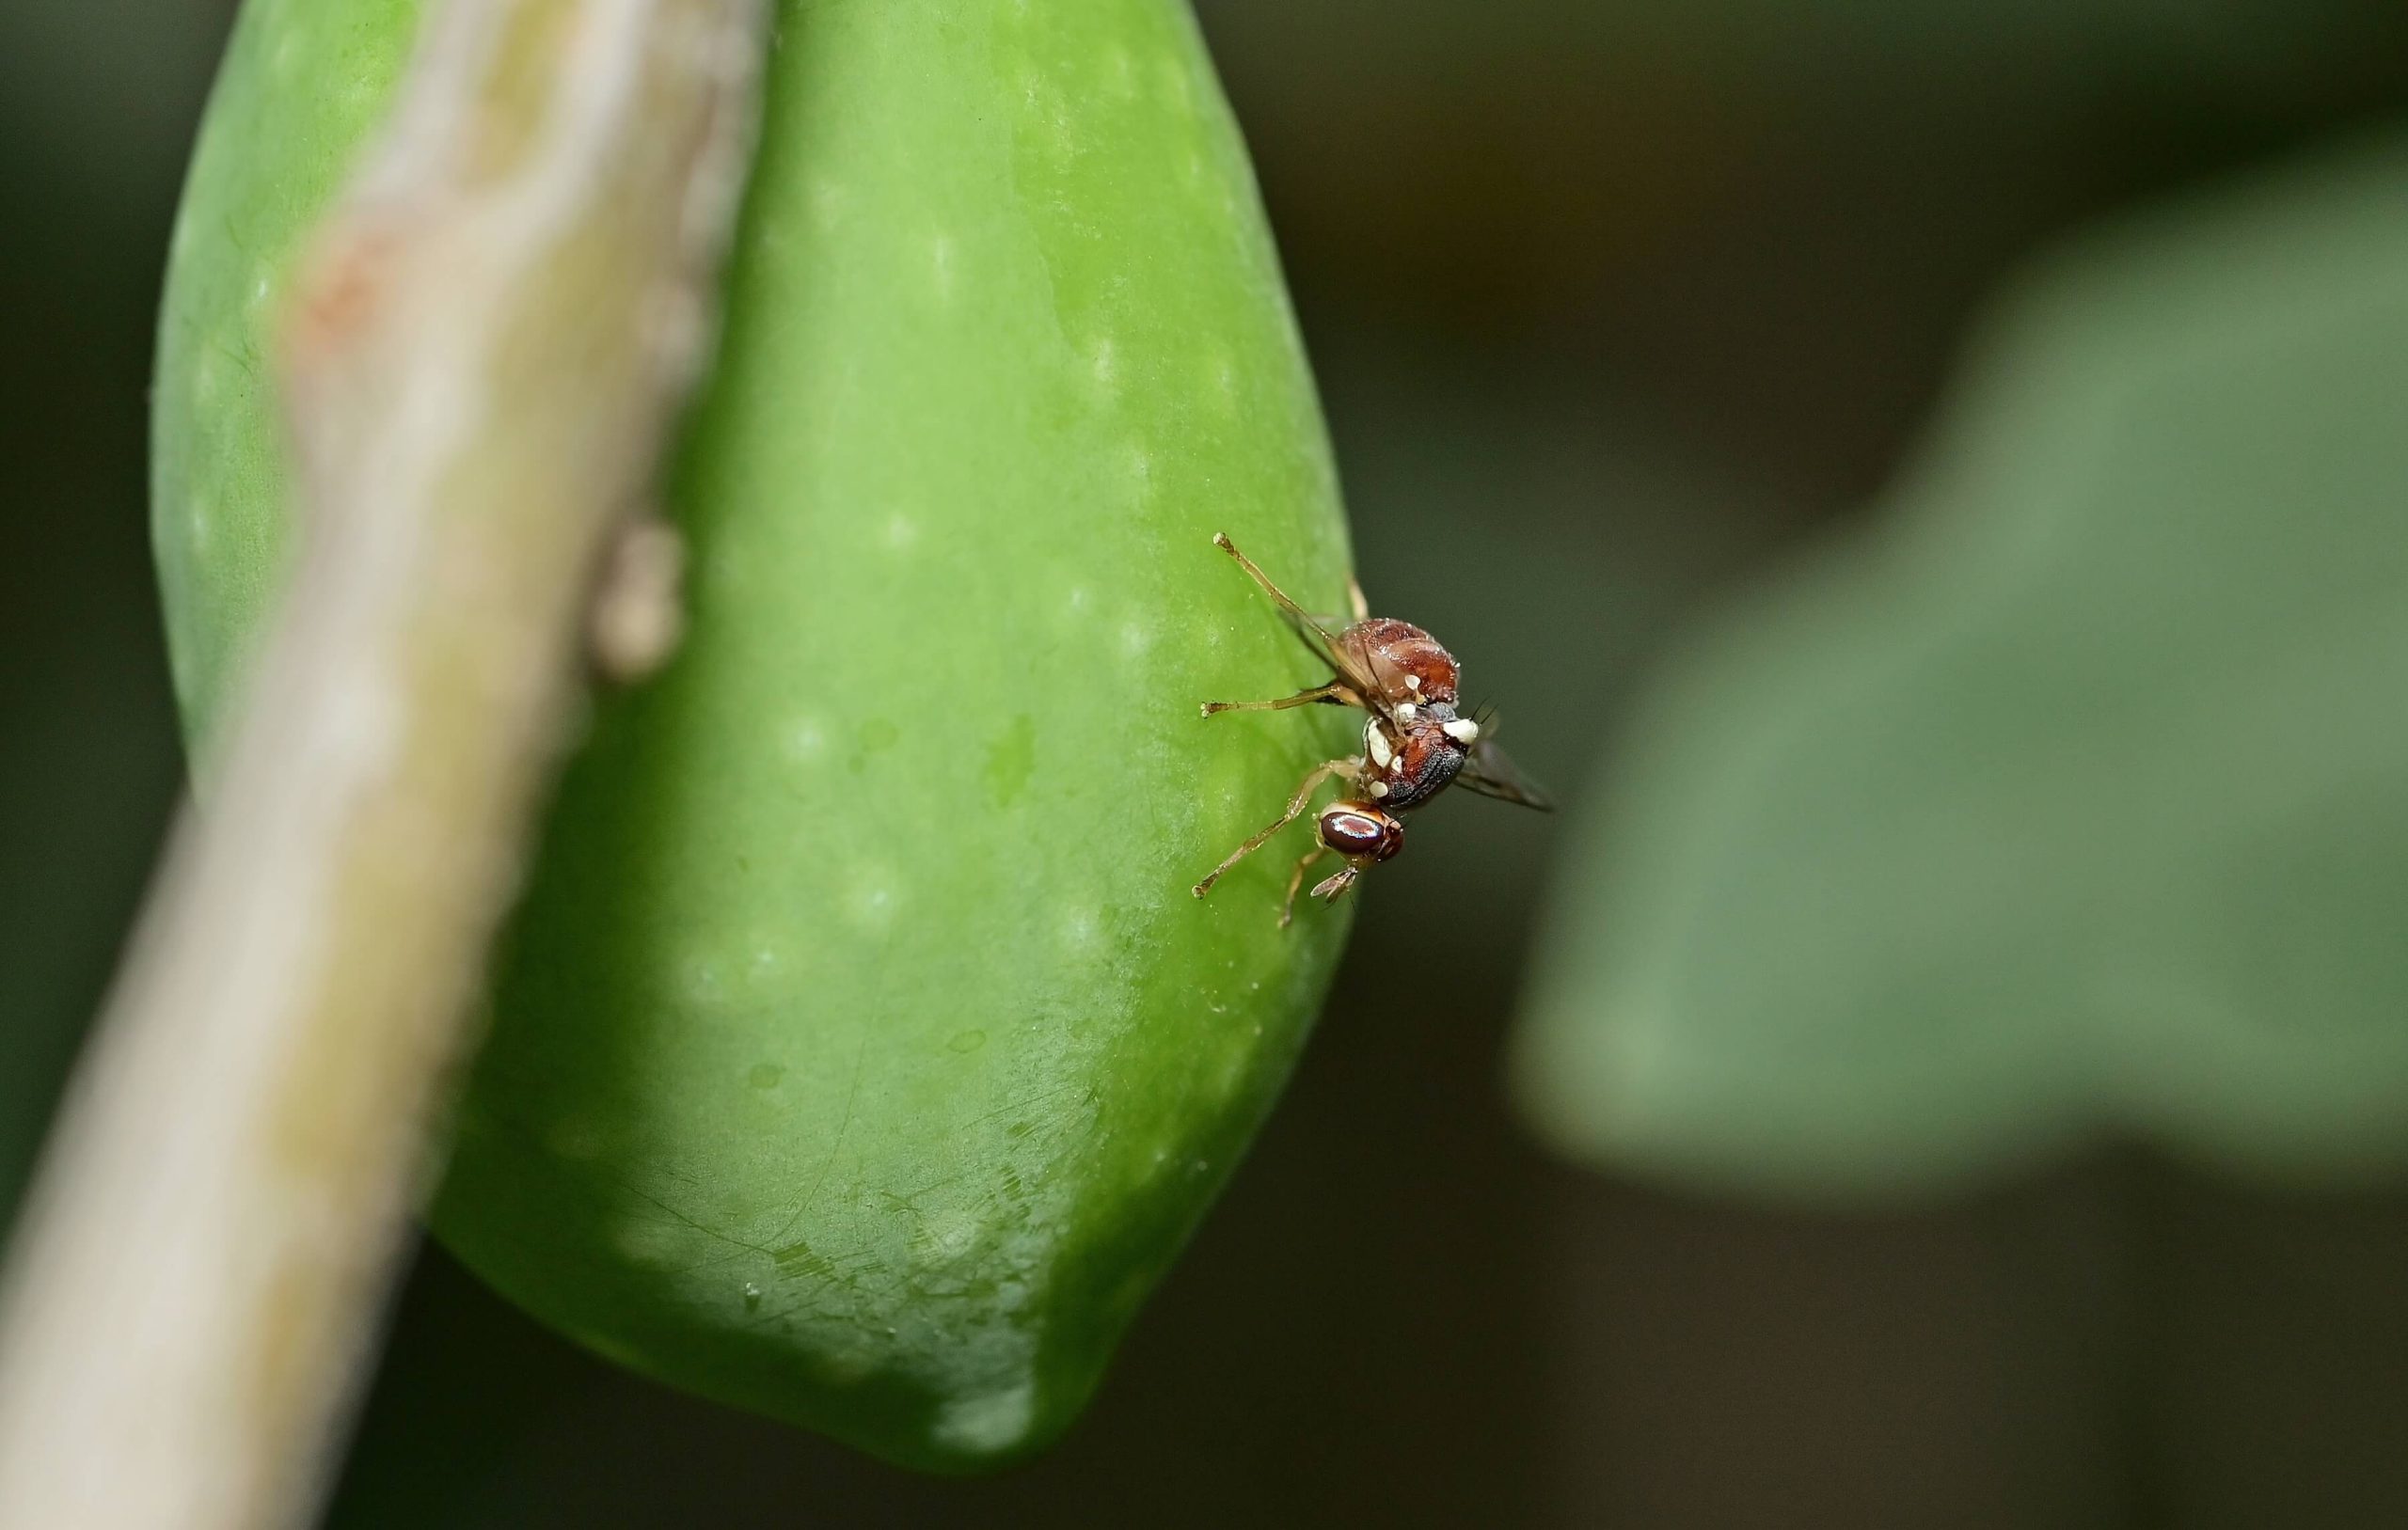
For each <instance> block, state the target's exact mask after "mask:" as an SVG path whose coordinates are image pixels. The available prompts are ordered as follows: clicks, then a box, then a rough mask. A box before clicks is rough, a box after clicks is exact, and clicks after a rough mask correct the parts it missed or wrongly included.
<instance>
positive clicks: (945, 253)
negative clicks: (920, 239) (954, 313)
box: [928, 234, 953, 303]
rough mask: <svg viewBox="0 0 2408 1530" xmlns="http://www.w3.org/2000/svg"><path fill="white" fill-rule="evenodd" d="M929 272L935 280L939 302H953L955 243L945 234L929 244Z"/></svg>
mask: <svg viewBox="0 0 2408 1530" xmlns="http://www.w3.org/2000/svg"><path fill="white" fill-rule="evenodd" d="M928 271H929V274H930V276H933V277H934V278H935V281H936V289H937V301H938V302H940V303H950V302H952V301H953V241H952V240H951V239H948V238H947V237H945V236H944V235H943V234H939V235H937V237H936V238H934V239H932V240H930V241H929V242H928Z"/></svg>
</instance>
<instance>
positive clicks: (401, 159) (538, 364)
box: [0, 0, 768, 1530]
mask: <svg viewBox="0 0 2408 1530" xmlns="http://www.w3.org/2000/svg"><path fill="white" fill-rule="evenodd" d="M767 23H768V15H767V6H766V0H477V3H474V4H468V3H455V4H450V5H442V6H434V7H430V8H429V9H428V16H427V20H426V23H425V32H424V35H423V38H422V39H421V42H420V48H419V51H418V54H417V55H416V57H415V59H414V60H413V63H412V65H411V67H410V70H409V72H408V74H407V76H406V77H405V79H404V83H403V85H402V87H401V92H400V95H399V97H398V100H397V103H396V106H395V109H394V112H393V115H392V117H391V118H390V119H389V121H388V126H387V128H386V130H385V133H384V135H383V137H382V139H381V141H380V142H379V144H378V145H377V146H376V148H375V149H374V150H373V151H372V153H371V154H369V156H368V157H367V159H366V161H365V163H364V166H363V167H362V168H361V170H360V172H359V173H358V175H357V176H356V179H355V180H354V181H353V182H352V185H351V187H350V189H349V191H348V192H347V194H346V196H345V197H344V198H343V200H342V201H341V204H340V205H339V207H338V209H337V212H336V213H335V214H334V216H333V217H332V218H331V220H330V222H329V224H328V226H327V227H326V228H325V229H324V230H323V231H322V232H321V234H320V235H319V237H318V240H317V243H316V245H315V254H314V257H313V259H312V260H311V261H310V263H309V265H308V266H307V267H306V268H305V276H304V278H303V280H302V281H301V283H300V284H299V286H298V288H297V289H296V297H295V302H294V306H293V308H292V310H291V311H290V312H288V314H287V315H286V324H285V344H284V346H283V350H282V355H281V362H282V367H281V383H282V386H283V391H284V397H285V399H286V401H287V403H288V408H289V414H290V418H291V424H292V433H291V434H292V438H293V442H294V444H295V464H294V465H295V481H296V482H297V483H298V485H299V486H300V495H299V498H300V502H301V504H302V505H303V507H304V508H305V509H306V511H307V513H308V522H307V528H306V531H305V550H304V553H303V556H302V557H301V559H300V560H298V563H297V565H296V567H295V569H294V571H293V578H292V581H291V583H290V586H289V588H288V590H287V591H286V594H285V597H284V600H283V604H282V606H281V607H279V609H278V612H277V617H276V620H275V623H274V627H273V633H272V636H271V637H270V639H269V640H268V642H267V644H266V646H265V648H264V649H263V650H262V651H261V655H260V657H259V661H258V663H257V665H256V667H255V669H254V670H253V680H252V684H251V686H250V687H249V689H248V692H247V695H246V701H245V702H244V704H243V709H242V712H241V714H240V716H239V718H238V719H237V721H236V725H235V728H234V731H233V732H232V733H231V734H230V736H229V737H228V738H227V739H226V740H225V743H226V746H227V747H226V748H225V749H223V751H222V752H219V753H218V754H217V755H216V756H215V765H216V767H217V768H216V770H215V772H214V779H213V781H212V782H211V790H210V793H209V802H208V806H207V811H206V812H187V813H186V814H185V816H184V820H183V822H182V824H180V826H179V827H178V828H177V830H176V832H175V834H174V837H173V839H172V841H171V843H170V845H169V848H168V852H167V856H166V861H165V865H164V869H163V870H162V872H161V873H160V875H159V878H158V881H157V883H156V885H155V887H154V888H153V890H152V893H151V896H150V904H149V907H147V909H146V911H145V913H144V916H143V919H142V922H141V924H140V926H139V928H138V930H137V932H136V936H135V940H134V943H133V946H132V948H131V951H130V954H129V955H128V958H127V960H126V963H125V966H124V969H123V970H122V971H121V972H120V973H119V979H118V982H117V985H116V986H115V988H114V990H113V992H112V995H111V997H110V999H109V1001H108V1002H107V1004H106V1006H105V1008H104V1010H103V1014H102V1017H101V1018H100V1021H99V1024H98V1027H97V1030H96V1032H95V1038H94V1041H93V1044H92V1046H91V1048H90V1049H89V1051H88V1053H87V1058H86V1060H85V1063H84V1065H83V1067H82V1070H81V1072H80V1073H79V1075H78V1077H77V1079H76V1081H75V1083H74V1086H73V1088H72V1090H71V1095H70V1098H69V1102H68V1104H67V1106H66V1108H65V1109H64V1111H63V1112H62V1113H61V1117H60V1124H59V1126H58V1128H57V1129H56V1130H55V1133H54V1137H53V1140H52V1144H51V1146H50V1149H49V1152H48V1156H47V1158H46V1159H45V1162H44V1165H43V1168H42V1172H41V1175H40V1180H39V1182H38V1185H37V1187H36V1190H35V1192H34V1196H33V1199H32V1201H31V1202H30V1203H29V1206H28V1209H27V1212H26V1215H25V1218H24V1221H23V1222H22V1223H21V1224H20V1233H19V1237H18V1238H17V1241H16V1245H15V1250H14V1254H15V1257H14V1261H13V1263H12V1265H11V1267H10V1270H9V1271H8V1284H7V1286H6V1289H5V1292H0V1524H8V1525H25V1526H34V1525H58V1526H66V1525H73V1526H77V1527H79V1530H133V1527H136V1526H139V1527H144V1530H150V1527H162V1526H169V1525H173V1526H177V1527H188V1530H219V1527H232V1526H246V1527H249V1526H266V1525H278V1524H288V1523H293V1522H299V1521H302V1520H306V1519H307V1518H309V1516H310V1515H311V1513H312V1512H313V1509H314V1506H315V1505H316V1504H317V1503H318V1502H319V1501H320V1500H321V1498H322V1497H323V1495H324V1492H325V1488H326V1486H327V1483H328V1481H329V1479H330V1478H331V1475H332V1473H333V1467H334V1463H335V1462H336V1461H337V1460H338V1459H339V1457H340V1447H341V1435H342V1432H343V1431H342V1428H341V1424H342V1422H343V1420H344V1419H345V1418H346V1417H347V1415H348V1413H349V1412H350V1409H351V1406H352V1405H353V1403H354V1402H356V1397H357V1395H358V1393H359V1391H360V1388H361V1383H362V1380H363V1379H364V1377H365V1375H366V1373H367V1372H368V1370H369V1367H370V1364H371V1363H372V1359H373V1355H374V1349H375V1341H376V1336H377V1333H378V1331H379V1329H380V1327H381V1324H382V1315H383V1313H384V1310H385V1307H386V1305H387V1302H388V1298H389V1296H390V1293H391V1289H392V1286H393V1283H394V1278H395V1271H396V1269H397V1268H398V1265H399V1263H400V1260H401V1257H402V1255H403V1254H405V1253H406V1251H407V1248H408V1242H409V1238H408V1226H409V1220H410V1216H411V1213H412V1212H413V1211H414V1210H415V1209H416V1208H417V1207H418V1205H419V1201H420V1195H421V1193H422V1191H423V1190H424V1188H425V1184H426V1175H427V1172H428V1170H429V1168H430V1160H431V1159H432V1158H433V1157H434V1151H433V1148H432V1145H431V1144H432V1143H433V1141H434V1138H433V1136H432V1134H431V1133H430V1131H429V1126H430V1123H431V1122H432V1121H433V1120H434V1119H435V1118H436V1116H437V1114H438V1113H439V1112H440V1110H441V1108H442V1105H443V1103H444V1100H445V1097H446V1095H447V1093H448V1092H447V1090H446V1089H445V1088H444V1087H443V1084H444V1080H445V1079H446V1078H447V1076H448V1075H449V1074H450V1073H451V1072H452V1070H453V1069H454V1068H455V1066H456V1065H457V1064H458V1063H459V1062H460V1061H461V1059H462V1058H463V1057H464V1056H465V1054H466V1052H467V1049H469V1047H470V1046H471V1045H472V1044H473V1041H474V1037H475V1032H476V1024H475V1022H477V1021H478V1020H479V1018H480V1004H479V998H478V995H479V993H480V990H481V977H482V973H483V966H484V962H485V959H486V953H487V948H488V946H489V945H490V943H491V941H492V939H493V937H494V934H495V931H496V928H497V926H498V924H499V922H500V920H501V918H502V916H503V914H504V913H505V911H506V910H507V908H508V907H509V905H510V903H511V901H512V899H513V897H514V895H515V892H516V891H517V889H518V885H519V882H520V880H521V876H522V874H523V870H524V867H525V865H526V863H527V861H528V858H529V854H530V848H531V840H532V838H533V835H534V833H535V831H536V828H537V824H538V820H539V816H540V812H541V810H542V807H543V805H544V803H545V800H546V799H547V797H548V796H549V792H550V787H551V784H552V781H553V780H554V778H555V776H556V774H557V770H558V765H559V763H560V760H561V757H562V753H563V752H564V750H565V749H566V748H567V746H568V745H569V744H570V743H571V742H572V741H573V738H574V735H575V733H576V731H577V722H578V717H579V715H580V713H581V709H582V706H583V703H584V700H585V692H586V689H587V686H588V684H589V674H588V670H587V669H586V665H585V660H584V655H583V653H582V651H581V649H580V646H579V639H580V637H581V635H582V634H583V632H584V631H585V629H586V626H587V617H588V607H589V605H590V603H591V601H592V599H593V596H594V587H595V584H596V582H597V580H598V579H599V578H600V577H601V575H602V573H603V569H604V565H605V563H606V562H607V560H608V559H607V554H608V550H609V548H610V545H611V544H612V542H613V540H614V538H616V537H617V536H618V534H619V533H620V532H621V530H622V529H623V528H624V527H625V525H626V522H627V520H628V518H629V517H630V515H631V514H633V513H636V512H637V511H638V510H640V509H641V508H642V507H643V506H645V505H647V504H648V503H649V502H650V500H649V496H650V494H651V491H652V488H653V485H654V482H655V480H656V478H657V472H658V468H659V465H660V462H661V458H662V456H663V453H664V451H665V450H666V447H667V445H668V443H669V440H670V437H671V434H672V432H673V427H674V424H675V420H676V416H677V413H678V410H679V408H680V407H681V405H682V403H683V402H684V401H685V399H686V397H687V395H688V394H689V392H690V391H691V389H692V386H693V385H694V383H695V381H696V379H697V377H698V375H699V374H700V372H701V370H702V368H703V366H704V364H705V359H706V354H707V352H708V350H709V347H710V340H711V337H712V334H713V332H714V330H715V327H716V316H717V303H718V298H717V287H718V279H719V275H718V274H719V268H720V263H721V256H722V254H723V252H724V250H725V248H726V246H727V244H728V241H729V238H730V235H731V232H732V229H733V228H734V225H735V221H736V215H737V205H738V202H739V200H740V196H741V190H742V185H743V181H744V178H745V175H746V172H747V169H748V167H749V165H750V162H751V157H752V145H753V133H754V128H755V122H756V118H757V96H758V86H757V80H758V74H759V68H760V62H761V55H762V53H763V50H764V48H765V47H766V43H767V37H766V29H767Z"/></svg>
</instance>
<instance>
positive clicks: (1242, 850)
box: [1193, 760, 1363, 898]
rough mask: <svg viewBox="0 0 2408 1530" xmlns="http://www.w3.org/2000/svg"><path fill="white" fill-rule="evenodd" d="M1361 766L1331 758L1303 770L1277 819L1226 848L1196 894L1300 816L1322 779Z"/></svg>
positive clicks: (1349, 776) (1350, 774) (1353, 773)
mask: <svg viewBox="0 0 2408 1530" xmlns="http://www.w3.org/2000/svg"><path fill="white" fill-rule="evenodd" d="M1362 769H1363V766H1362V765H1361V764H1360V763H1359V762H1357V761H1354V760H1331V761H1328V762H1327V763H1325V764H1323V765H1315V766H1313V768H1312V769H1310V770H1308V771H1307V772H1306V773H1305V780H1304V784H1302V785H1300V786H1298V787H1297V788H1296V795H1295V796H1294V797H1290V798H1289V799H1288V811H1287V812H1283V813H1281V814H1280V815H1279V817H1278V819H1277V821H1276V822H1275V823H1273V824H1272V825H1271V827H1270V828H1265V829H1264V830H1263V831H1262V832H1261V833H1259V834H1257V835H1256V836H1255V837H1254V838H1252V839H1250V840H1248V841H1246V842H1245V843H1244V844H1241V845H1239V846H1238V847H1237V848H1236V849H1234V850H1232V851H1230V852H1229V859H1228V860H1224V861H1222V862H1221V863H1220V864H1219V865H1217V866H1215V867H1213V868H1212V875H1210V876H1207V877H1205V878H1204V880H1202V881H1200V882H1198V883H1196V886H1195V888H1194V889H1193V891H1194V892H1195V893H1196V896H1197V897H1199V898H1200V897H1202V896H1203V895H1204V894H1205V893H1207V892H1210V891H1212V884H1213V883H1215V882H1217V881H1219V880H1220V879H1221V875H1222V874H1223V873H1225V872H1227V871H1228V869H1229V868H1230V867H1231V866H1234V865H1236V864H1237V863H1238V862H1239V861H1241V860H1244V859H1245V858H1246V857H1248V856H1250V855H1252V854H1254V853H1255V852H1256V851H1257V850H1259V849H1261V848H1262V846H1263V845H1264V844H1266V843H1268V842H1269V841H1270V838H1271V836H1272V835H1274V834H1276V833H1278V832H1279V831H1280V830H1281V829H1283V828H1287V827H1288V826H1289V825H1290V824H1292V823H1294V822H1295V821H1296V820H1297V819H1298V818H1299V817H1301V816H1303V814H1304V811H1305V805H1306V804H1307V803H1308V802H1310V801H1311V800H1312V798H1313V792H1314V791H1315V789H1317V788H1318V787H1319V786H1320V785H1321V783H1322V782H1323V781H1327V780H1329V778H1330V777H1332V776H1342V777H1344V778H1345V779H1346V780H1348V781H1353V780H1355V778H1356V777H1357V776H1359V775H1360V774H1361V773H1362Z"/></svg>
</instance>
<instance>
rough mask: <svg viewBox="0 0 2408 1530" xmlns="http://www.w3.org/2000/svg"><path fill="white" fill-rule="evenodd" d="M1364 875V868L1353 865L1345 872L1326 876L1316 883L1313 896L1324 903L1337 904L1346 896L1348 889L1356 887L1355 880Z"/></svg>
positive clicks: (1345, 869)
mask: <svg viewBox="0 0 2408 1530" xmlns="http://www.w3.org/2000/svg"><path fill="white" fill-rule="evenodd" d="M1360 875H1363V868H1362V867H1360V866H1353V865H1350V866H1347V867H1346V868H1344V869H1343V870H1341V871H1338V872H1335V873H1333V874H1331V875H1327V876H1324V877H1323V878H1322V879H1321V880H1320V881H1319V882H1317V883H1315V884H1314V886H1313V896H1314V897H1316V898H1319V899H1321V900H1322V901H1323V902H1324V903H1336V902H1337V901H1338V900H1339V899H1340V898H1342V897H1344V896H1345V895H1346V890H1347V889H1348V888H1350V887H1353V886H1354V885H1355V878H1356V877H1357V876H1360Z"/></svg>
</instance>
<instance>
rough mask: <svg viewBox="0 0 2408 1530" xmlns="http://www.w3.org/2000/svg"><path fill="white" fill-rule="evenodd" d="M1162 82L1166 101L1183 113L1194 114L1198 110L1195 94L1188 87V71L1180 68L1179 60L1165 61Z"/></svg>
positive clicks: (1169, 59)
mask: <svg viewBox="0 0 2408 1530" xmlns="http://www.w3.org/2000/svg"><path fill="white" fill-rule="evenodd" d="M1162 82H1163V99H1164V101H1167V102H1169V103H1171V105H1172V106H1174V107H1176V108H1177V109H1178V110H1180V111H1182V112H1192V111H1194V110H1195V109H1196V96H1195V92H1193V91H1192V90H1190V89H1189V88H1188V86H1187V71H1185V70H1183V69H1180V67H1179V61H1178V60H1177V59H1172V58H1165V59H1164V60H1163V67H1162Z"/></svg>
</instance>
